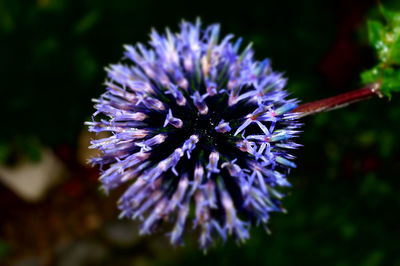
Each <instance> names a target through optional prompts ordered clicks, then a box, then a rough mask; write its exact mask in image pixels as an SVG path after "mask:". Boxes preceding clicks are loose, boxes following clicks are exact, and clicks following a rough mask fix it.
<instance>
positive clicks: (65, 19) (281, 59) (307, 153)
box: [0, 0, 400, 266]
mask: <svg viewBox="0 0 400 266" xmlns="http://www.w3.org/2000/svg"><path fill="white" fill-rule="evenodd" d="M399 5H400V3H399V2H398V1H396V0H393V1H386V2H385V6H387V7H388V10H392V8H393V10H395V8H396V7H397V8H398V7H399ZM371 8H372V9H376V8H374V7H373V1H362V0H360V1H345V0H340V1H339V0H327V1H319V0H309V1H265V2H262V3H261V2H259V1H255V0H254V1H253V0H248V1H245V2H243V1H220V2H217V1H209V0H204V1H201V2H196V4H194V3H189V2H187V1H183V0H170V1H153V0H152V1H124V0H115V1H106V0H97V1H95V0H88V1H67V0H37V1H14V0H10V1H0V37H1V42H0V58H1V60H0V75H1V78H2V85H1V90H2V91H1V99H2V104H1V105H0V110H1V113H2V114H3V116H2V126H1V129H2V130H0V154H1V155H0V157H1V158H2V159H1V160H3V161H4V160H6V158H7V157H9V156H8V154H12V150H15V149H17V150H18V149H19V148H14V147H18V146H20V147H25V146H26V145H27V146H29V147H35V145H46V146H51V147H57V146H58V145H63V144H68V145H70V146H72V147H75V146H77V142H78V141H77V140H78V136H79V134H80V132H82V131H83V130H85V128H84V126H83V121H85V120H87V119H90V115H91V113H92V112H93V108H92V104H91V102H90V99H91V98H95V97H98V96H99V95H100V94H101V93H102V92H103V90H104V88H103V87H102V85H101V84H102V82H103V81H104V78H105V72H104V71H103V68H104V66H106V65H108V64H109V63H113V62H116V61H118V60H119V59H120V58H121V55H122V45H123V44H126V43H136V42H138V41H146V40H147V35H148V32H149V30H150V28H151V27H155V28H156V29H159V30H162V29H164V28H165V27H166V26H169V27H171V28H172V29H176V28H177V26H176V25H177V23H179V21H180V20H181V19H182V18H185V19H187V20H194V19H195V18H196V17H198V16H200V17H201V18H202V19H203V21H204V23H205V24H209V23H213V22H220V23H221V24H222V31H223V33H224V34H225V33H229V32H233V33H235V35H236V36H243V37H244V40H245V41H248V42H250V41H252V42H253V43H254V49H255V51H256V57H257V58H258V59H262V58H265V57H269V58H271V59H272V62H273V66H274V69H276V70H278V71H285V76H286V77H288V78H289V84H288V90H289V91H290V92H291V93H292V95H293V96H294V97H297V98H299V99H301V100H302V101H304V102H307V101H311V100H315V99H320V98H324V97H328V96H332V95H335V94H338V93H341V92H344V91H347V90H350V89H353V88H355V87H357V86H358V85H359V84H360V80H359V74H360V72H361V71H362V70H363V69H367V68H370V67H372V66H373V60H372V59H373V54H372V51H370V50H369V48H368V43H362V41H360V39H359V38H357V29H358V28H359V27H362V25H365V20H364V19H365V17H363V16H361V17H360V15H359V14H360V13H361V14H363V13H365V12H366V11H367V10H369V9H371ZM357 14H358V16H359V17H358V18H357ZM386 16H387V15H386ZM389 18H390V17H389ZM354 20H358V22H359V23H358V24H357V23H355V24H356V25H357V26H354V23H353V22H352V21H354ZM396 21H397V18H396ZM352 23H353V24H352ZM379 23H380V24H376V23H375V24H374V23H372V24H371V23H370V24H369V28H370V30H374V31H375V32H378V33H377V34H378V36H380V35H379V34H382V33H379V32H381V30H382V29H383V31H384V32H386V31H387V30H390V28H389V27H388V25H391V24H390V23H389V24H386V23H387V22H384V23H385V24H384V23H381V22H379ZM396 23H397V22H396ZM377 25H378V26H377ZM370 32H371V31H370ZM374 34H375V33H374ZM374 34H372V35H373V36H372V37H373V38H377V37H374V36H376V35H374ZM396 34H397V33H396ZM396 36H397V35H396ZM396 38H397V37H396ZM396 40H397V41H398V39H396ZM384 45H386V46H389V47H392V46H391V44H390V43H387V44H384ZM353 46H355V48H354V49H353V48H352V47H353ZM379 49H380V48H379ZM379 49H378V52H379V51H380V50H379ZM390 49H392V48H390ZM396 53H397V51H396V52H393V54H391V55H390V56H388V57H387V58H388V60H389V59H390V58H398V56H399V55H398V54H397V55H396V56H395V57H393V56H394V54H396ZM346 60H348V61H346ZM390 60H394V59H390ZM396 60H397V59H396ZM396 64H397V63H396ZM391 68H392V69H393V71H392V72H390V71H391V70H387V69H391ZM385 69H386V70H382V69H378V70H377V71H378V73H379V75H381V76H382V75H384V80H386V81H387V82H389V81H390V80H392V82H397V81H395V80H394V79H392V78H390V77H392V76H393V75H397V74H396V73H397V72H398V70H397V65H395V64H393V62H391V63H390V67H388V68H385ZM382 71H383V72H382ZM385 71H387V73H386V72H385ZM366 73H368V72H366ZM368 75H370V76H371V75H372V76H373V74H364V75H363V81H364V82H371V81H373V80H372V79H368V78H369V77H368ZM386 76H389V79H387V77H386ZM373 77H375V76H373ZM386 86H387V88H394V87H393V86H394V85H391V84H390V83H389V84H388V85H386ZM397 88H398V87H397ZM386 91H389V89H387V90H386ZM399 120H400V101H399V99H398V97H393V99H392V101H390V102H388V101H386V100H382V99H374V100H371V101H366V102H362V103H358V104H355V105H352V106H349V107H348V108H346V109H341V110H337V111H333V112H330V113H323V114H319V115H317V116H315V117H307V118H305V119H304V123H305V125H304V127H303V130H304V132H303V134H302V136H301V137H300V139H299V140H298V141H299V143H301V144H303V145H304V147H302V148H301V149H300V150H299V151H298V152H297V155H298V160H297V165H298V166H299V167H298V168H297V169H295V170H294V171H293V172H292V175H291V177H290V180H291V181H292V183H293V187H292V188H291V189H290V190H288V191H287V194H288V196H287V198H285V199H284V206H285V208H286V209H287V210H288V214H286V215H283V214H274V215H272V217H271V224H270V229H271V231H272V234H271V235H268V234H266V233H265V232H264V231H263V230H261V229H259V228H256V229H254V230H252V236H251V239H250V240H249V241H248V242H247V243H246V244H245V245H241V246H237V245H236V244H235V243H234V242H233V241H229V242H228V243H227V244H226V245H221V244H220V245H218V247H217V248H215V249H212V250H210V251H209V253H208V254H207V255H206V256H204V255H203V253H202V252H200V251H199V250H198V249H197V245H196V244H195V236H194V235H192V236H188V238H187V239H186V243H187V244H186V246H185V247H183V248H178V249H176V250H174V251H170V249H169V247H167V246H166V247H165V249H166V250H168V251H169V253H170V255H169V256H165V257H156V258H153V257H152V256H151V253H149V252H146V251H143V250H144V248H137V249H135V248H132V249H128V250H125V252H121V250H118V249H117V250H116V251H115V252H114V253H111V256H110V258H109V260H108V261H105V262H104V263H105V264H104V265H110V264H112V265H126V264H127V262H128V261H129V260H130V259H131V258H132V257H134V256H140V257H142V258H143V257H144V260H145V261H147V262H148V264H150V265H193V266H194V265H253V264H254V265H305V264H307V265H343V266H344V265H366V266H374V265H400V257H399V255H398V254H400V246H399V243H398V241H399V236H400V227H399V224H400V219H399V215H398V212H399V207H400V197H399V193H398V192H399V188H400V179H399V177H398V173H399V170H400V160H399V156H398V155H399V150H400V142H399V139H398V136H400V128H399V126H398V121H399ZM25 139H31V141H28V142H27V143H28V144H23V142H24V141H25ZM29 143H31V144H29ZM32 143H33V144H32ZM28 149H30V148H28ZM70 211H73V210H70ZM160 237H164V236H160ZM138 250H139V251H138ZM171 254H174V255H171ZM171 256H172V257H171Z"/></svg>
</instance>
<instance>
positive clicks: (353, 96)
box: [292, 82, 383, 117]
mask: <svg viewBox="0 0 400 266" xmlns="http://www.w3.org/2000/svg"><path fill="white" fill-rule="evenodd" d="M374 96H378V97H383V95H382V93H381V91H380V83H378V82H377V83H371V84H367V85H365V86H364V87H362V88H360V89H357V90H353V91H349V92H345V93H342V94H339V95H336V96H332V97H329V98H325V99H322V100H317V101H313V102H309V103H305V104H301V105H299V106H298V107H297V108H295V109H294V110H292V112H296V113H300V117H304V116H308V115H313V114H316V113H320V112H326V111H331V110H334V109H338V108H342V107H345V106H347V105H349V104H351V103H355V102H358V101H362V100H366V99H369V98H372V97H374Z"/></svg>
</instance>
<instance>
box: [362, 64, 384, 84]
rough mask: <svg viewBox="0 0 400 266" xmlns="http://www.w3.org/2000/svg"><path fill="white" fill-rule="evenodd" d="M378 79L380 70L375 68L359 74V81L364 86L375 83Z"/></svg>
mask: <svg viewBox="0 0 400 266" xmlns="http://www.w3.org/2000/svg"><path fill="white" fill-rule="evenodd" d="M380 77H381V73H380V69H379V68H378V67H377V66H376V67H374V68H372V69H369V70H366V71H364V72H362V73H361V81H362V82H363V83H364V84H367V83H373V82H377V81H378V80H379V78H380Z"/></svg>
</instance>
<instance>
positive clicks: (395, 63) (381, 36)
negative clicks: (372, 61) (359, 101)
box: [361, 5, 400, 97]
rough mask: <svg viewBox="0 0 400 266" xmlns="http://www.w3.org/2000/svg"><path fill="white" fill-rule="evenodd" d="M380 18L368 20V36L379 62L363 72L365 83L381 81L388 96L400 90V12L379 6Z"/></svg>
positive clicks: (362, 76)
mask: <svg viewBox="0 0 400 266" xmlns="http://www.w3.org/2000/svg"><path fill="white" fill-rule="evenodd" d="M379 10H380V20H369V21H368V37H369V42H370V44H371V46H372V47H373V48H374V49H375V51H376V53H377V57H378V64H377V65H376V66H374V67H373V68H371V69H369V70H367V71H364V72H362V73H361V79H362V81H363V83H372V82H379V83H381V91H382V93H383V94H384V95H386V96H389V97H390V96H391V92H398V91H400V12H395V11H390V10H388V9H386V8H385V7H384V6H383V5H380V6H379ZM382 20H383V21H382Z"/></svg>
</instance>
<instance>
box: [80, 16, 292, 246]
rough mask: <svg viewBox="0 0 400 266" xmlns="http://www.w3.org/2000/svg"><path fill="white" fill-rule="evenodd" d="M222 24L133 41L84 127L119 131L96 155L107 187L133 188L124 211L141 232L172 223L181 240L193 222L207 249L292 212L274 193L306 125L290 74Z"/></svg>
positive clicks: (184, 27)
mask: <svg viewBox="0 0 400 266" xmlns="http://www.w3.org/2000/svg"><path fill="white" fill-rule="evenodd" d="M219 29H220V28H219V25H211V26H209V27H206V28H204V29H203V28H202V27H201V23H200V21H199V20H198V21H197V22H196V23H194V24H192V23H189V22H185V21H184V22H182V23H181V25H180V30H179V32H177V33H172V32H171V31H169V30H168V29H167V31H166V33H165V34H159V33H157V32H156V31H155V30H153V31H152V32H151V34H150V42H149V44H148V45H147V46H145V45H143V44H137V45H136V46H131V45H126V46H125V53H124V55H125V57H124V60H123V62H121V63H118V64H114V65H110V66H109V67H108V68H106V70H107V74H108V79H107V81H106V83H105V85H106V92H105V93H104V94H103V95H102V96H101V97H100V98H99V99H96V100H94V102H95V103H96V104H95V108H96V109H97V111H96V112H95V114H94V119H93V121H92V122H87V125H89V130H90V131H92V132H96V133H99V132H103V131H105V132H109V134H110V136H109V137H106V138H102V139H97V140H93V141H92V142H91V144H92V145H91V146H90V147H91V148H95V149H99V150H100V151H101V152H102V154H101V156H99V157H97V158H93V159H91V162H92V163H93V164H97V165H100V166H101V169H102V173H101V177H100V181H101V183H102V187H103V188H104V190H106V191H110V190H113V189H114V188H116V187H119V186H121V185H122V184H124V183H125V184H126V186H127V189H126V191H125V193H124V194H123V195H122V196H121V198H120V200H119V201H118V207H119V209H120V210H121V215H120V216H121V217H126V218H129V219H138V220H140V221H141V226H140V233H141V234H151V233H152V232H154V231H155V230H157V229H158V228H160V227H161V225H162V224H169V227H170V233H169V234H168V236H169V238H170V240H171V243H172V244H174V245H177V244H180V243H182V237H183V235H184V232H185V231H186V230H192V229H193V230H196V231H198V234H199V244H200V246H201V248H203V249H206V248H208V247H209V245H210V244H212V243H213V239H215V238H218V236H219V237H220V238H222V239H224V240H225V239H226V238H227V237H228V236H233V237H234V238H235V239H237V240H238V241H241V242H242V241H244V240H246V239H248V238H249V229H250V226H251V225H252V224H262V225H266V224H267V222H268V220H269V216H270V213H271V212H282V211H283V208H282V206H281V203H280V199H281V198H282V196H283V195H282V194H281V193H280V192H279V191H278V190H277V189H278V188H279V187H285V186H289V182H288V181H287V179H286V175H287V174H288V173H289V171H290V169H291V168H293V167H295V164H294V163H293V162H292V160H293V159H294V157H293V156H292V155H290V154H289V152H288V151H289V150H292V149H295V148H297V147H298V146H299V145H298V144H296V143H294V142H293V141H292V138H293V137H295V136H296V134H297V133H298V132H299V131H298V127H299V125H300V124H299V123H298V121H297V114H295V113H291V112H290V111H291V110H292V109H294V108H295V107H296V105H297V104H296V101H295V100H293V99H287V97H288V93H287V92H286V91H285V90H284V86H285V84H286V80H285V79H284V78H283V77H282V75H281V74H280V73H276V72H274V71H272V69H271V66H270V62H269V60H264V61H256V60H255V59H254V58H253V50H252V49H251V46H250V45H249V46H247V47H245V48H241V39H239V40H234V39H233V36H232V35H227V36H225V37H223V38H221V37H220V36H219Z"/></svg>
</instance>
